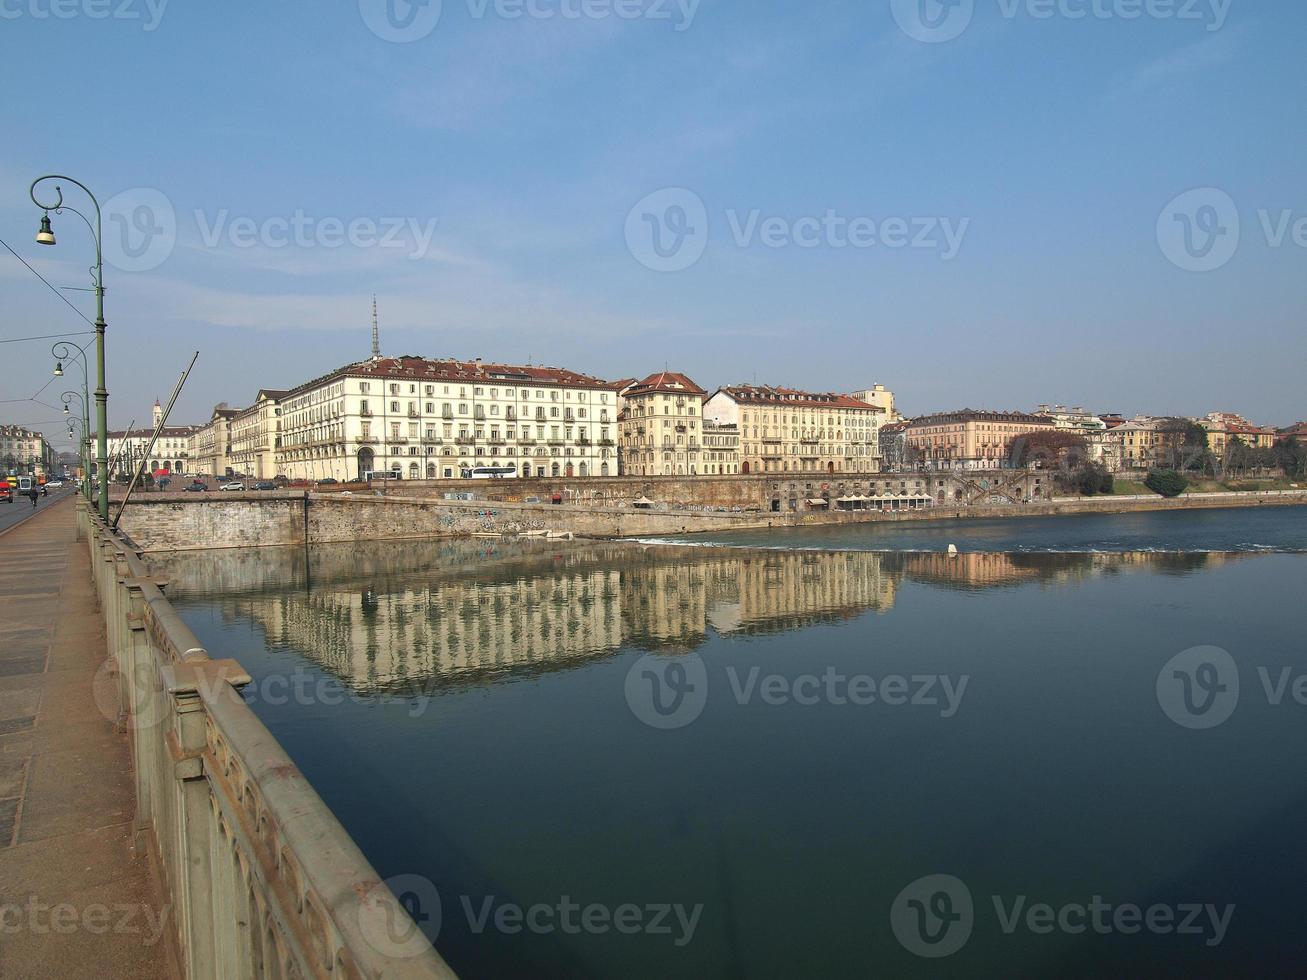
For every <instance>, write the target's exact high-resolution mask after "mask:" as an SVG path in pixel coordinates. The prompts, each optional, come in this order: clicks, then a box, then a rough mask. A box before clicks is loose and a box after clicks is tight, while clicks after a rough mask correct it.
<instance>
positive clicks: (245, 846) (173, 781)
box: [78, 502, 454, 980]
mask: <svg viewBox="0 0 1307 980" xmlns="http://www.w3.org/2000/svg"><path fill="white" fill-rule="evenodd" d="M78 506H79V509H80V513H79V517H78V522H79V525H78V526H79V531H80V532H81V534H82V536H83V537H84V538H85V539H86V541H87V542H88V545H89V547H90V551H91V560H92V568H93V577H94V579H95V587H96V592H97V595H98V597H99V602H100V608H101V611H102V613H103V615H104V620H105V627H106V636H107V643H108V650H109V664H110V667H111V670H113V671H114V673H115V676H116V681H117V694H118V703H117V706H118V722H119V725H120V727H121V728H122V729H123V730H124V731H125V732H127V735H128V738H129V740H130V742H131V746H132V755H133V761H134V769H135V779H136V801H137V810H136V818H135V833H136V840H137V846H138V848H140V849H142V850H143V851H145V850H148V852H149V853H150V854H151V855H152V857H153V858H154V860H155V863H156V866H157V868H158V870H159V874H160V877H161V879H162V881H163V885H164V888H165V890H166V893H167V896H168V901H169V903H170V905H171V909H172V913H171V914H170V916H169V917H168V922H169V924H170V925H171V926H172V928H173V933H172V937H171V938H172V939H173V941H174V943H175V946H176V949H177V953H178V960H179V962H180V963H181V964H182V968H183V972H184V974H185V976H186V977H187V978H197V980H198V978H213V980H229V978H261V977H278V978H282V977H286V978H289V977H304V978H308V977H317V978H324V980H325V978H341V980H355V978H360V980H361V978H369V977H370V978H380V977H386V978H397V980H399V978H411V980H418V978H423V980H434V978H451V977H453V976H454V973H453V971H452V970H450V968H449V967H448V966H447V965H446V964H445V962H444V961H443V960H442V959H441V958H440V956H439V955H438V954H437V953H436V951H435V950H434V949H433V948H432V947H431V944H430V943H429V942H428V941H427V940H426V938H425V937H424V936H423V935H422V933H421V931H420V930H419V929H418V928H417V926H416V925H415V924H414V922H413V919H412V918H411V917H410V915H409V913H408V912H407V911H406V910H405V908H404V907H403V906H402V905H401V904H400V903H399V901H398V900H397V899H396V898H395V896H394V895H392V894H391V892H390V890H389V889H388V888H387V887H386V885H385V884H384V883H383V882H382V881H381V880H380V879H379V878H378V876H377V873H376V872H375V871H374V870H373V869H372V866H371V865H370V864H369V863H368V860H367V858H365V857H364V856H363V854H362V852H360V851H359V849H358V847H357V846H356V845H355V844H354V842H353V840H351V839H350V837H349V835H348V834H347V833H346V832H345V829H344V828H343V827H342V826H341V825H340V823H339V822H338V821H337V820H336V818H335V816H334V815H333V814H332V813H331V811H330V810H328V809H327V807H326V805H325V804H324V803H323V802H322V800H321V798H319V796H318V794H317V793H316V792H314V790H313V787H312V786H310V785H309V783H308V781H307V780H306V779H305V777H304V775H303V774H302V773H301V772H300V771H299V769H298V768H297V767H296V766H295V764H294V763H293V762H292V761H291V760H290V758H289V757H288V756H287V755H286V753H285V751H284V750H283V749H282V747H281V745H280V744H279V743H278V742H277V740H276V739H275V738H274V737H273V736H272V735H271V734H270V733H269V732H268V730H267V728H265V727H264V725H263V723H262V722H261V721H260V720H259V719H258V718H257V717H256V716H255V714H254V713H253V711H251V710H250V708H249V706H248V705H247V704H246V703H245V701H244V699H243V698H242V697H241V695H240V689H241V687H242V686H243V685H245V684H247V683H249V681H250V678H249V676H248V675H247V674H246V673H245V672H244V670H243V669H242V668H241V666H240V664H238V663H236V662H235V661H234V660H213V659H211V658H210V657H209V655H208V653H207V652H206V651H205V650H204V649H203V647H201V646H200V644H199V642H198V641H197V640H196V638H195V636H194V634H192V633H191V631H190V630H189V629H188V628H187V627H186V625H185V624H184V623H183V622H182V620H181V619H180V618H179V617H178V615H177V613H176V611H175V610H174V609H173V608H172V606H171V604H170V603H169V602H168V599H167V598H166V597H165V595H164V591H163V589H164V583H163V582H162V581H161V580H160V579H159V578H158V577H157V576H156V575H155V574H154V573H153V572H152V570H151V568H150V567H149V565H148V564H147V563H146V562H145V561H144V560H142V558H141V554H140V552H138V550H137V549H136V546H135V545H134V544H133V543H132V542H131V541H130V540H129V539H127V538H126V537H124V536H123V535H121V534H119V533H115V532H113V531H111V530H110V529H109V528H108V527H107V526H106V525H105V524H104V523H103V522H102V521H101V520H100V518H99V517H98V516H97V515H95V514H93V513H92V512H91V511H90V510H89V509H88V508H87V507H86V506H85V504H82V503H80V502H79V505H78Z"/></svg>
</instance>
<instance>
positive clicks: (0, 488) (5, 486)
mask: <svg viewBox="0 0 1307 980" xmlns="http://www.w3.org/2000/svg"><path fill="white" fill-rule="evenodd" d="M0 500H2V501H4V502H5V503H6V504H12V503H13V502H14V485H13V484H12V483H10V482H9V481H8V480H5V479H0Z"/></svg>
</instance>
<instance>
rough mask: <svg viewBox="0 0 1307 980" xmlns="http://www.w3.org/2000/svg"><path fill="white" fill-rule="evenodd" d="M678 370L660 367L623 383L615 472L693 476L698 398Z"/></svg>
mask: <svg viewBox="0 0 1307 980" xmlns="http://www.w3.org/2000/svg"><path fill="white" fill-rule="evenodd" d="M707 394H708V393H707V392H706V391H704V390H703V389H702V388H700V387H699V386H698V385H697V384H695V383H694V382H693V381H691V380H690V379H689V378H688V377H686V376H685V375H684V374H677V373H675V372H673V371H662V372H659V373H658V374H651V375H650V376H649V377H647V378H645V379H644V380H643V381H638V382H636V383H635V384H633V385H629V386H626V387H624V389H623V391H622V399H623V409H622V416H621V419H622V421H621V433H622V439H621V450H622V455H621V460H622V466H621V471H622V473H623V474H624V475H627V476H698V475H699V474H700V473H703V472H704V468H703V453H704V445H703V441H702V440H703V435H702V432H703V430H702V423H703V402H704V398H705V396H706V395H707Z"/></svg>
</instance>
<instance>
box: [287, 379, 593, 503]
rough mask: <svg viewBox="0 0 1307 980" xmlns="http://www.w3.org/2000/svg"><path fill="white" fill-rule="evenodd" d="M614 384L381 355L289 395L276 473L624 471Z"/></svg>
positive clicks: (414, 475)
mask: <svg viewBox="0 0 1307 980" xmlns="http://www.w3.org/2000/svg"><path fill="white" fill-rule="evenodd" d="M617 399H618V393H617V391H616V390H615V389H614V388H613V386H612V385H610V384H608V383H607V382H604V381H601V380H599V379H598V378H592V377H589V376H588V375H583V374H578V373H577V372H575V371H569V370H566V369H564V368H555V367H535V366H530V365H528V366H517V365H505V364H486V363H483V362H481V361H480V360H476V361H456V360H430V359H427V358H421V357H397V358H380V357H378V358H373V359H369V360H367V361H360V362H358V363H355V364H350V365H346V366H345V367H342V368H340V369H338V370H336V371H333V372H332V373H331V374H328V375H326V376H324V377H322V378H318V379H316V380H314V381H310V382H308V383H307V384H304V385H301V386H300V387H298V388H295V389H294V390H292V391H289V392H287V393H286V395H285V396H284V397H283V398H282V399H281V406H280V407H281V449H280V451H279V452H277V453H276V460H277V470H278V473H280V474H284V475H285V476H287V477H289V478H291V479H317V480H321V479H328V478H330V479H335V480H342V481H352V480H358V479H367V478H368V477H370V476H371V475H374V474H382V473H389V474H397V475H398V476H400V477H402V478H404V479H409V480H417V479H456V478H458V477H460V476H466V475H473V474H475V473H476V472H477V471H483V472H484V471H486V470H495V471H501V472H500V473H499V474H498V475H502V476H507V477H511V476H513V475H519V476H524V475H528V474H529V475H531V476H575V477H589V476H616V475H617V472H618V451H617V436H618V422H617Z"/></svg>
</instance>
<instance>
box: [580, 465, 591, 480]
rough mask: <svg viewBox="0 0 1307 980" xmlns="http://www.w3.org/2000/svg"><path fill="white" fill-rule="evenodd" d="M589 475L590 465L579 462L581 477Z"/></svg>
mask: <svg viewBox="0 0 1307 980" xmlns="http://www.w3.org/2000/svg"><path fill="white" fill-rule="evenodd" d="M589 475H590V467H589V466H588V465H587V464H585V463H582V464H581V479H585V478H586V477H587V476H589Z"/></svg>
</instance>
